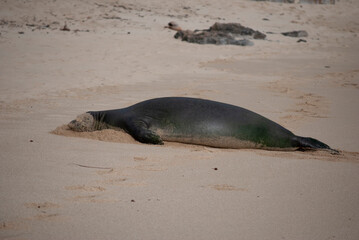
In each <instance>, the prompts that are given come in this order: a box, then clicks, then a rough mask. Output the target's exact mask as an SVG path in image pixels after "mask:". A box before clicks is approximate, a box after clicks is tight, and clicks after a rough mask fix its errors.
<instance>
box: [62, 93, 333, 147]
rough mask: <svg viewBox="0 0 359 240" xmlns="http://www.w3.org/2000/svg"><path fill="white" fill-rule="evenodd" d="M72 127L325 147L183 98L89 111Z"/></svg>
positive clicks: (159, 138)
mask: <svg viewBox="0 0 359 240" xmlns="http://www.w3.org/2000/svg"><path fill="white" fill-rule="evenodd" d="M68 127H69V128H70V129H71V130H73V131H78V132H86V131H88V132H91V131H96V130H102V129H115V130H121V131H122V130H124V131H125V132H127V133H129V134H130V135H131V136H132V137H133V138H134V139H136V140H137V141H139V142H141V143H149V144H163V141H170V142H180V143H189V144H198V145H204V146H211V147H218V148H253V149H254V148H255V149H267V150H287V151H290V150H301V151H306V150H318V149H320V150H327V151H330V152H331V153H338V151H337V150H334V149H332V148H330V147H329V146H328V145H326V144H325V143H323V142H321V141H319V140H316V139H314V138H310V137H300V136H297V135H295V134H293V133H292V132H291V131H289V130H287V129H286V128H284V127H282V126H280V125H279V124H277V123H275V122H273V121H271V120H269V119H267V118H265V117H263V116H261V115H259V114H257V113H254V112H252V111H250V110H247V109H245V108H241V107H238V106H234V105H230V104H226V103H221V102H216V101H211V100H205V99H198V98H187V97H165V98H155V99H150V100H146V101H143V102H140V103H137V104H135V105H132V106H129V107H127V108H122V109H114V110H106V111H90V112H87V113H84V114H81V115H79V116H78V117H77V118H76V119H75V120H73V121H71V122H70V123H69V124H68Z"/></svg>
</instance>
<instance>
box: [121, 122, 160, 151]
mask: <svg viewBox="0 0 359 240" xmlns="http://www.w3.org/2000/svg"><path fill="white" fill-rule="evenodd" d="M127 130H128V132H129V134H131V136H132V137H133V138H134V139H136V140H137V141H139V142H141V143H151V144H159V145H162V144H163V141H162V139H161V137H160V136H158V135H157V134H156V133H154V132H153V131H151V130H149V129H148V126H147V124H146V123H145V122H143V121H133V122H131V124H128V125H127Z"/></svg>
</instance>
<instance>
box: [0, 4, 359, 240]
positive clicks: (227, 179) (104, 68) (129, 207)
mask: <svg viewBox="0 0 359 240" xmlns="http://www.w3.org/2000/svg"><path fill="white" fill-rule="evenodd" d="M358 16H359V1H355V0H340V1H339V0H337V1H336V2H335V4H304V3H303V4H302V3H299V1H295V3H292V4H290V3H277V2H266V1H249V0H238V1H234V0H233V1H218V0H217V1H213V0H210V1H203V0H192V1H164V0H149V1H138V0H135V1H127V0H124V1H122V0H117V1H110V0H101V1H99V0H97V1H96V0H82V1H80V0H73V1H68V0H66V1H65V0H64V1H46V0H37V1H35V0H29V1H20V0H14V1H10V0H7V1H6V0H2V1H0V136H1V138H0V164H1V167H0V239H18V240H24V239H36V240H41V239H56V240H57V239H86V240H88V239H122V240H127V239H128V240H130V239H131V240H132V239H141V240H144V239H146V240H147V239H148V240H149V239H156V240H158V239H178V240H179V239H197V240H198V239H206V240H208V239H226V240H227V239H228V240H229V239H236V240H237V239H245V240H256V239H269V240H271V239H290V240H295V239H298V240H301V239H303V240H304V239H320V240H329V239H346V240H356V239H359V184H358V183H359V127H358V122H359V107H358V105H359V65H358V63H359V44H358V43H359V38H358V34H359V18H358ZM170 21H176V22H177V23H178V24H179V25H180V26H181V27H182V28H183V29H190V30H195V29H207V28H209V27H210V26H211V25H213V24H214V23H215V22H221V23H228V22H235V23H240V24H242V25H244V26H246V27H250V28H252V29H254V30H258V31H260V32H263V33H265V34H266V39H265V40H262V39H251V41H252V42H253V43H254V45H253V46H235V45H211V44H206V45H202V44H194V43H188V42H185V41H181V40H179V39H175V38H174V37H173V36H174V34H175V32H174V31H172V30H169V29H166V28H164V26H165V25H167V23H168V22H170ZM297 30H305V31H306V32H307V33H308V36H307V37H299V38H296V37H288V36H284V35H282V34H281V33H282V32H288V31H297ZM300 39H301V41H299V40H300ZM165 96H184V97H196V98H203V99H211V100H215V101H220V102H225V103H229V104H233V105H237V106H241V107H244V108H247V109H250V110H252V111H254V112H257V113H259V114H261V115H263V116H265V117H267V118H269V119H271V120H273V121H275V122H277V123H279V124H281V125H283V126H284V127H286V128H287V129H289V130H291V131H293V132H294V133H295V134H297V135H300V136H308V137H313V138H316V139H319V140H321V141H323V142H325V143H326V144H328V145H329V146H331V147H332V148H334V149H338V150H339V151H340V154H339V155H332V154H330V153H327V152H320V151H319V152H281V151H266V150H252V149H219V148H211V147H205V146H197V145H188V144H187V145H186V144H180V143H171V142H165V144H164V145H161V146H155V145H148V144H141V143H138V142H136V141H135V140H133V139H132V138H131V136H129V135H127V134H125V133H121V132H116V131H114V130H105V131H101V132H93V133H75V132H71V131H69V130H67V129H66V128H65V127H64V124H67V123H68V122H69V121H71V120H73V119H74V118H75V117H76V116H77V115H79V114H81V113H83V112H86V111H98V110H106V109H115V108H123V107H127V106H130V105H132V104H135V103H137V102H140V101H143V100H147V99H150V98H155V97H165Z"/></svg>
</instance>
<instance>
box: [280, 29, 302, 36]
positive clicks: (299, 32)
mask: <svg viewBox="0 0 359 240" xmlns="http://www.w3.org/2000/svg"><path fill="white" fill-rule="evenodd" d="M282 35H284V36H288V37H308V33H307V31H304V30H300V31H292V32H283V33H282Z"/></svg>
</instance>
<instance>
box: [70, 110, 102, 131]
mask: <svg viewBox="0 0 359 240" xmlns="http://www.w3.org/2000/svg"><path fill="white" fill-rule="evenodd" d="M67 126H68V127H69V128H70V129H71V130H72V131H76V132H91V131H94V130H95V129H94V118H93V116H92V115H91V114H89V113H84V114H81V115H79V116H77V118H76V119H75V120H72V121H71V122H69V123H68V124H67Z"/></svg>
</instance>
